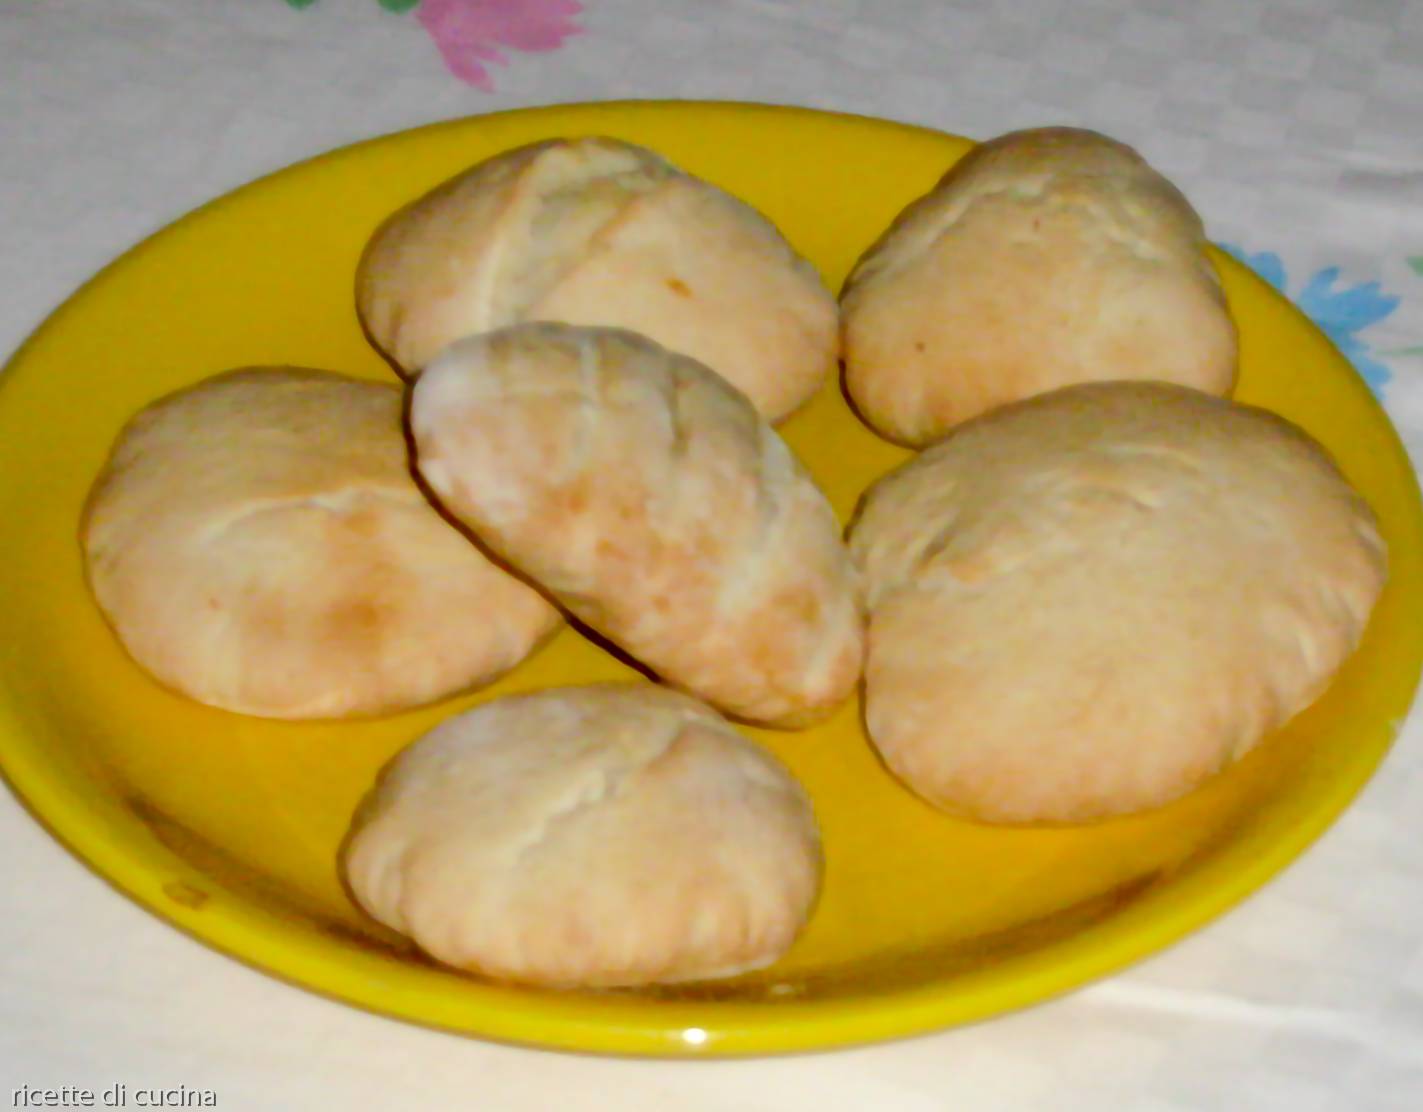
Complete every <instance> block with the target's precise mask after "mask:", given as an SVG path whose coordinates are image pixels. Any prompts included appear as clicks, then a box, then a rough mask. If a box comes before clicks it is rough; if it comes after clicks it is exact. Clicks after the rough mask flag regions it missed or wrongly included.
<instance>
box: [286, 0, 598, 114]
mask: <svg viewBox="0 0 1423 1112" xmlns="http://www.w3.org/2000/svg"><path fill="white" fill-rule="evenodd" d="M286 2H287V4H289V5H290V6H291V7H293V8H299V9H300V8H309V7H311V6H312V5H313V4H315V3H316V0H286ZM379 3H380V6H381V7H382V8H384V9H385V10H386V11H388V12H395V13H397V14H402V13H405V12H409V11H411V10H414V11H415V18H416V20H417V21H418V22H419V24H420V26H421V27H423V28H424V29H425V30H426V31H427V32H428V33H429V35H430V38H431V39H433V40H434V43H435V46H436V47H437V48H438V50H439V52H440V57H441V58H442V59H444V62H445V66H446V67H447V68H448V69H449V71H450V72H451V73H452V74H454V75H455V76H456V77H458V78H459V79H460V80H461V81H464V82H466V83H467V84H470V85H473V86H474V87H475V88H477V89H482V90H484V91H485V92H486V93H492V92H493V91H494V79H493V77H492V76H491V75H490V73H489V66H490V65H491V64H492V65H499V66H503V65H508V63H509V56H508V54H507V53H506V51H509V50H519V51H523V52H524V53H527V54H542V53H547V52H548V51H551V50H557V49H558V48H559V47H560V46H562V45H563V41H564V40H565V39H566V38H568V37H569V36H570V35H576V34H578V33H579V32H580V31H581V30H582V28H581V27H579V26H578V24H576V23H574V22H573V17H574V16H576V15H577V14H578V13H579V12H581V11H582V10H583V5H582V4H581V3H579V2H578V0H379Z"/></svg>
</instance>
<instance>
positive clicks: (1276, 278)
mask: <svg viewBox="0 0 1423 1112" xmlns="http://www.w3.org/2000/svg"><path fill="white" fill-rule="evenodd" d="M1219 246H1220V248H1221V250H1223V251H1225V252H1227V253H1229V254H1231V255H1234V256H1235V257H1236V258H1237V259H1239V260H1240V261H1241V262H1243V263H1244V264H1245V265H1246V266H1248V267H1249V268H1250V269H1251V270H1253V271H1255V273H1256V274H1258V275H1260V277H1261V278H1263V279H1265V281H1267V282H1269V283H1270V285H1272V286H1274V287H1275V288H1276V289H1277V290H1279V291H1280V292H1281V293H1283V294H1284V295H1285V296H1287V297H1289V296H1290V291H1289V287H1288V284H1287V279H1286V275H1285V264H1284V263H1283V262H1281V261H1280V256H1279V255H1277V254H1275V253H1274V252H1273V251H1262V252H1260V253H1259V254H1256V255H1248V254H1246V253H1245V252H1244V251H1242V250H1241V249H1240V248H1239V247H1236V246H1235V245H1233V244H1230V243H1222V244H1220V245H1219ZM1338 281H1339V268H1338V267H1337V266H1328V267H1325V268H1324V269H1323V270H1320V271H1319V272H1317V273H1316V274H1315V275H1314V277H1313V278H1311V279H1310V280H1309V281H1308V282H1306V283H1305V284H1304V286H1303V288H1301V289H1300V291H1299V292H1298V293H1297V294H1295V295H1294V296H1293V298H1292V300H1293V301H1294V303H1295V304H1296V305H1298V306H1299V307H1300V309H1301V310H1302V311H1303V312H1304V314H1305V316H1307V317H1309V319H1310V320H1312V321H1314V323H1315V324H1317V325H1318V326H1319V327H1320V329H1321V330H1322V331H1323V332H1324V334H1325V335H1326V336H1328V337H1329V339H1330V340H1331V341H1332V342H1333V344H1334V346H1335V347H1337V348H1338V349H1339V350H1340V351H1342V352H1343V353H1344V355H1345V356H1346V357H1347V358H1348V359H1349V361H1350V362H1352V363H1353V364H1354V367H1355V368H1356V369H1357V370H1358V372H1359V374H1361V375H1362V376H1363V378H1364V381H1365V382H1367V383H1368V384H1369V388H1370V389H1371V390H1373V392H1374V393H1375V394H1377V395H1378V396H1379V397H1380V398H1382V397H1383V388H1384V385H1385V383H1387V382H1388V381H1389V379H1391V378H1392V377H1393V374H1392V372H1391V371H1389V369H1388V368H1387V367H1385V366H1384V365H1383V364H1382V363H1381V362H1379V361H1378V360H1377V359H1375V358H1374V357H1373V356H1372V355H1371V354H1370V351H1369V345H1368V344H1367V343H1366V342H1365V341H1364V340H1362V339H1361V338H1360V337H1359V333H1360V332H1362V331H1363V330H1364V329H1365V328H1368V327H1369V326H1370V325H1373V324H1377V323H1378V322H1379V321H1381V320H1383V319H1384V318H1385V317H1387V316H1388V315H1389V314H1390V313H1392V312H1393V311H1394V309H1396V308H1398V298H1396V297H1390V296H1389V295H1387V294H1385V293H1383V292H1382V291H1381V290H1380V288H1379V284H1378V283H1377V282H1361V283H1360V284H1358V285H1356V286H1346V287H1340V286H1336V283H1337V282H1338Z"/></svg>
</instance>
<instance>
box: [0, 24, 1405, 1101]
mask: <svg viewBox="0 0 1423 1112" xmlns="http://www.w3.org/2000/svg"><path fill="white" fill-rule="evenodd" d="M990 6H991V5H990V4H988V3H986V2H984V0H951V2H950V0H915V2H909V0H882V2H874V0H718V2H715V3H713V2H711V0H703V2H701V3H697V2H695V0H585V3H584V4H583V5H582V8H583V10H582V11H581V12H580V11H578V10H577V9H578V8H579V5H578V4H577V3H573V2H572V0H424V3H423V4H422V5H421V6H420V7H419V8H418V10H415V11H411V10H409V9H410V8H411V7H412V5H411V4H410V3H408V2H405V3H402V2H400V0H381V2H379V3H378V2H377V0H319V2H317V3H315V4H311V3H310V2H309V0H308V2H305V3H302V2H298V0H226V2H222V0H127V2H125V3H103V4H100V3H93V2H92V0H90V2H84V0H4V2H3V3H0V232H3V239H0V243H2V244H3V249H2V250H0V290H2V291H3V296H0V349H3V350H9V349H12V348H13V347H14V346H16V345H17V344H18V343H19V342H20V341H21V340H22V339H23V338H24V336H25V335H26V334H27V333H28V332H29V331H30V330H31V329H32V328H33V327H34V326H35V325H36V324H38V323H39V321H40V320H41V319H42V317H43V316H44V315H45V314H46V313H47V312H48V311H49V310H50V309H52V308H53V307H54V306H55V305H56V304H57V303H58V302H59V301H61V300H62V299H63V298H64V297H65V296H66V295H67V294H68V293H69V292H70V291H71V290H72V289H73V287H74V286H76V285H77V284H78V283H80V282H81V281H82V280H84V279H85V278H86V277H88V276H89V275H90V274H91V273H92V272H93V271H94V270H95V269H96V268H98V267H99V266H101V265H102V264H103V263H105V262H107V261H108V260H109V259H110V258H111V257H112V256H114V255H115V254H117V253H118V252H120V251H122V250H123V249H124V248H126V247H128V246H129V245H130V244H132V243H133V242H134V241H135V240H137V239H138V238H139V237H141V236H143V235H144V234H146V233H148V232H150V231H152V230H154V229H156V228H158V227H160V226H162V225H163V224H165V223H166V222H168V221H169V220H171V219H172V218H174V217H176V216H178V215H180V214H181V213H183V212H184V211H186V210H187V209H189V208H191V207H193V206H195V205H197V204H199V203H201V202H203V201H206V200H208V199H209V198H211V197H213V196H215V195H217V194H219V193H222V192H224V191H226V190H228V189H230V188H232V187H234V186H236V185H239V184H241V183H242V182H245V181H247V180H249V179H251V178H253V177H255V176H257V175H259V174H262V173H265V172H267V171H270V170H274V169H277V168H279V167H281V166H283V165H285V164H287V163H290V162H292V161H294V160H296V159H300V158H303V157H306V156H308V155H311V154H314V153H316V152H319V151H322V150H325V149H328V148H330V147H334V146H337V145H340V144H343V143H346V142H349V141H352V140H356V139H361V138H366V137H369V136H372V135H376V134H380V133H383V132H387V131H391V130H395V129H398V128H403V127H407V126H410V125H414V124H421V123H425V122H428V121H431V120H435V119H440V118H444V117H452V116H461V115H467V114H471V113H478V112H485V111H491V110H496V109H501V108H508V107H514V106H522V105H531V104H546V103H554V102H561V101H578V100H599V99H613V98H624V97H674V98H676V97H680V98H727V99H754V100H762V101H772V102H782V103H793V104H804V105H812V106H818V107H825V108H835V109H842V110H846V111H852V112H858V113H863V114H867V115H879V116H887V117H893V118H897V119H902V120H908V121H913V122H917V123H924V124H929V125H932V126H934V127H938V128H942V129H945V130H948V131H955V132H959V133H963V134H968V135H978V136H986V135H989V134H993V133H995V132H999V131H1003V130H1006V129H1008V128H1011V127H1015V126H1023V125H1028V124H1035V123H1045V122H1067V123H1077V124H1085V125H1089V126H1093V127H1097V128H1100V129H1102V130H1105V131H1107V132H1109V133H1112V134H1115V135H1118V136H1120V137H1122V138H1124V139H1126V140H1127V141H1129V142H1132V143H1134V144H1136V145H1138V146H1139V147H1140V148H1141V149H1142V150H1143V151H1144V152H1145V153H1146V155H1147V156H1148V157H1149V158H1150V159H1152V160H1153V161H1154V162H1155V163H1156V164H1157V165H1158V166H1160V167H1161V168H1162V169H1163V170H1164V171H1166V172H1167V173H1168V174H1170V175H1171V176H1173V177H1174V178H1175V179H1177V180H1178V181H1179V182H1180V183H1181V185H1182V186H1183V187H1184V188H1185V189H1186V191H1187V193H1188V194H1189V195H1190V196H1191V197H1192V199H1193V200H1194V201H1195V202H1196V204H1197V206H1198V207H1199V208H1200V209H1201V211H1202V212H1203V213H1204V215H1205V216H1206V219H1207V221H1208V223H1209V226H1210V229H1211V231H1212V234H1213V236H1214V237H1215V238H1216V239H1217V240H1220V241H1224V242H1227V243H1229V244H1232V245H1234V246H1235V247H1237V248H1238V249H1239V250H1240V251H1241V252H1242V253H1244V254H1245V255H1247V256H1249V257H1250V258H1251V259H1252V261H1253V262H1254V264H1255V265H1256V266H1257V268H1258V269H1260V270H1261V271H1262V272H1264V273H1266V274H1267V276H1270V277H1271V278H1272V279H1273V280H1275V281H1276V282H1277V283H1278V284H1280V285H1282V286H1283V288H1284V289H1285V290H1286V292H1287V293H1288V294H1289V295H1290V296H1291V297H1293V298H1295V299H1296V300H1297V301H1298V302H1299V303H1300V304H1301V305H1302V307H1303V308H1304V309H1305V310H1306V311H1307V312H1309V313H1310V314H1311V315H1312V316H1314V317H1315V319H1316V320H1318V321H1320V323H1321V324H1323V325H1324V327H1325V328H1326V329H1327V330H1328V331H1329V332H1330V334H1331V335H1332V336H1333V337H1334V338H1335V341H1336V342H1337V343H1339V344H1340V346H1341V347H1343V348H1344V350H1345V351H1346V353H1347V354H1349V355H1350V356H1351V357H1352V358H1353V359H1354V360H1355V362H1356V363H1357V364H1358V366H1359V368H1360V369H1361V371H1363V372H1364V374H1365V375H1366V376H1367V377H1368V378H1369V380H1370V381H1371V382H1372V383H1373V384H1374V385H1375V387H1376V389H1378V390H1379V391H1380V393H1381V394H1382V396H1383V398H1384V401H1385V403H1386V405H1387V407H1388V409H1389V411H1390V412H1391V414H1392V415H1393V418H1394V420H1395V421H1396V422H1397V424H1398V426H1399V428H1400V430H1401V431H1402V433H1403V435H1404V437H1405V439H1406V440H1407V441H1408V443H1409V444H1410V447H1411V448H1412V450H1413V452H1414V455H1415V458H1423V456H1420V454H1419V453H1420V451H1423V3H1420V2H1418V0H1273V2H1269V3H1265V2H1251V0H1201V2H1196V3H1181V2H1177V0H1033V2H1023V3H999V4H997V5H996V8H997V10H995V11H990V10H989V8H990ZM501 43H502V44H503V45H502V46H501V45H500V44H501ZM491 46H492V47H493V48H494V49H495V50H496V51H498V52H499V54H500V55H502V61H501V60H500V59H499V58H492V57H490V50H489V48H490V47H491ZM0 846H3V860H4V867H3V869H4V872H3V876H4V881H3V891H4V893H5V894H4V896H3V897H0V1104H4V1105H5V1106H7V1107H8V1106H12V1105H13V1098H12V1097H11V1091H12V1090H13V1089H15V1088H17V1087H19V1086H21V1085H30V1086H33V1087H37V1088H41V1089H42V1088H60V1087H62V1086H66V1085H67V1086H81V1087H87V1088H90V1089H93V1090H95V1091H96V1092H98V1091H101V1090H102V1089H104V1088H105V1087H107V1086H110V1085H113V1084H117V1083H127V1084H128V1086H129V1092H130V1098H129V1105H130V1106H133V1104H134V1094H135V1093H136V1091H137V1090H138V1089H139V1088H155V1087H157V1088H167V1089H170V1090H171V1089H172V1088H173V1087H175V1086H179V1085H184V1086H187V1087H188V1089H189V1090H190V1091H196V1090H201V1089H208V1090H212V1091H213V1092H214V1093H215V1094H216V1098H217V1101H218V1106H219V1107H222V1108H228V1109H241V1110H246V1109H254V1110H264V1112H265V1110H279V1109H308V1108H310V1109H315V1108H360V1109H365V1108H380V1109H388V1110H400V1109H445V1108H472V1109H473V1108H477V1109H499V1110H504V1109H530V1110H538V1112H548V1110H552V1109H574V1108H603V1107H607V1108H619V1109H642V1108H648V1109H652V1108H656V1109H670V1108H677V1109H685V1110H687V1112H696V1110H700V1109H717V1110H721V1109H737V1110H749V1109H765V1110H773V1109H774V1110H784V1109H791V1108H814V1109H816V1110H818V1112H831V1110H835V1109H855V1110H860V1109H868V1108H875V1109H883V1110H886V1112H894V1110H900V1109H903V1110H919V1109H924V1110H927V1109H939V1108H954V1109H969V1110H975V1112H976V1110H993V1109H1013V1110H1017V1109H1052V1110H1054V1112H1057V1110H1067V1109H1079V1108H1080V1109H1093V1110H1097V1109H1102V1108H1120V1109H1131V1110H1134V1112H1135V1110H1160V1112H1164V1110H1166V1109H1213V1110H1214V1109H1227V1110H1236V1109H1240V1110H1250V1112H1268V1110H1271V1109H1280V1110H1288V1112H1308V1110H1314V1109H1339V1110H1341V1112H1343V1110H1348V1112H1374V1110H1379V1112H1382V1110H1384V1109H1397V1110H1399V1112H1405V1110H1406V1112H1416V1110H1418V1109H1420V1108H1423V722H1420V720H1419V717H1418V716H1417V715H1415V716H1414V717H1413V719H1412V720H1411V722H1410V724H1409V725H1408V727H1407V728H1406V729H1405V730H1404V732H1403V735H1402V737H1401V738H1400V741H1399V744H1398V746H1397V748H1396V749H1395V751H1394V753H1393V754H1392V755H1391V756H1390V757H1389V759H1388V761H1387V763H1386V765H1385V766H1384V768H1383V770H1382V771H1381V773H1380V774H1379V775H1378V776H1377V777H1376V779H1375V780H1374V782H1373V784H1372V785H1371V786H1370V787H1369V788H1368V790H1367V791H1366V792H1365V794H1364V796H1363V797H1362V798H1361V800H1360V801H1359V802H1358V803H1357V804H1356V805H1355V806H1354V807H1353V808H1352V809H1351V810H1350V811H1349V813H1348V814H1347V815H1346V816H1345V817H1344V818H1343V820H1342V821H1341V822H1340V823H1339V824H1338V825H1337V826H1336V827H1335V828H1334V829H1333V830H1332V831H1331V832H1330V833H1329V834H1328V835H1327V836H1326V837H1325V838H1324V839H1323V841H1322V842H1321V843H1319V844H1318V845H1317V846H1316V847H1315V848H1314V849H1313V850H1311V851H1310V852H1309V853H1308V854H1307V855H1306V856H1305V857H1304V858H1303V859H1302V860H1301V861H1300V862H1299V863H1297V864H1296V865H1295V866H1294V867H1292V868H1291V869H1290V870H1289V871H1288V872H1287V873H1286V874H1285V875H1284V876H1282V877H1281V878H1280V879H1279V880H1278V881H1276V882H1275V883H1273V884H1272V885H1270V886H1269V887H1268V888H1267V889H1266V890H1265V891H1263V892H1262V893H1260V894H1259V895H1257V896H1256V897H1255V898H1253V899H1252V900H1250V901H1249V902H1248V903H1247V904H1246V905H1245V906H1243V907H1241V908H1240V909H1238V910H1236V911H1234V912H1232V913H1231V914H1229V915H1228V916H1227V917H1225V918H1224V919H1223V920H1221V921H1219V922H1217V923H1216V924H1214V925H1213V926H1211V927H1209V928H1207V929H1206V930H1204V931H1202V932H1201V933H1199V934H1198V935H1196V936H1194V937H1192V938H1190V939H1189V940H1187V941H1186V942H1184V943H1182V944H1180V945H1178V946H1177V947H1175V948H1174V949H1172V950H1171V951H1169V952H1167V953H1165V954H1162V955H1160V956H1158V957H1156V958H1154V959H1153V960H1150V961H1148V962H1146V963H1145V964H1143V965H1141V966H1139V967H1137V968H1135V969H1133V970H1131V971H1130V972H1128V973H1125V974H1122V975H1119V976H1117V977H1114V978H1112V979H1111V980H1108V981H1106V982H1104V983H1101V984H1098V985H1095V986H1093V987H1091V988H1089V989H1087V990H1085V991H1082V992H1079V993H1077V994H1075V995H1073V996H1071V997H1070V998H1067V999H1063V1000H1061V1001H1058V1002H1055V1003H1052V1004H1049V1005H1045V1006H1042V1007H1038V1008H1035V1009H1032V1010H1030V1011H1027V1012H1024V1013H1021V1014H1017V1015H1013V1016H1009V1017H1006V1018H1003V1019H999V1020H995V1021H993V1022H991V1023H986V1024H982V1025H979V1026H976V1027H972V1028H967V1029H961V1030H955V1031H950V1032H945V1033H942V1034H939V1035H933V1036H928V1037H924V1038H920V1039H915V1040H911V1041H907V1042H901V1043H897V1044H893V1045H885V1046H878V1047H870V1048H865V1049H859V1050H849V1051H841V1052H836V1053H831V1054H821V1055H816V1056H802V1057H796V1058H783V1059H774V1060H764V1061H741V1062H717V1063H678V1062H647V1061H617V1060H601V1059H591V1058H581V1057H577V1056H571V1055H557V1054H550V1053H543V1052H538V1051H530V1050H518V1049H511V1048H507V1047H502V1046H494V1045H488V1044H484V1043H480V1042H477V1041H474V1040H466V1039H461V1038H457V1037H453V1036H446V1035H441V1034H436V1033H432V1032H429V1031H425V1030H420V1029H417V1028H414V1027H410V1026H405V1025H402V1024H399V1023H396V1022H393V1021H389V1020H385V1019H380V1018H376V1017H373V1016H369V1015H365V1014H363V1013H360V1012H357V1011H355V1010H352V1009H349V1008H346V1007H343V1006H341V1005H338V1004H335V1003H331V1002H329V1001H327V1000H324V999H321V998H318V997H316V996H312V995H309V994H307V993H305V992H302V991H299V990H297V989H295V988H292V987H289V986H287V985H284V984H280V983H277V982H276V981H273V980H270V979H268V978H266V977H264V976H262V975H261V974H259V973H256V972H254V971H252V970H250V969H248V968H245V967H244V966H242V965H239V964H238V963H236V962H233V961H231V960H228V959H227V958H224V957H221V956H219V955H217V954H216V953H214V952H212V951H210V950H207V949H205V948H203V947H202V946H200V945H198V944H197V943H195V942H193V941H191V940H189V939H188V938H186V937H185V936H183V935H180V934H179V933H177V932H176V931H174V930H173V929H171V928H169V927H167V926H165V925H163V924H162V923H160V922H158V921H157V920H155V919H153V918H151V917H149V916H148V915H147V914H146V913H144V912H143V911H141V910H139V909H138V908H137V907H136V906H134V905H132V904H130V903H129V902H127V901H126V900H124V899H123V898H121V897H120V896H118V895H117V894H115V893H114V892H113V891H112V890H110V889H109V888H108V887H106V886H105V885H104V883H103V882H102V881H100V880H98V879H97V878H96V877H94V876H93V875H91V874H90V873H88V872H87V871H86V870H85V869H84V868H83V867H82V866H80V865H79V864H78V863H77V862H75V861H74V860H73V859H71V858H70V857H69V856H68V855H67V854H66V853H65V852H64V851H63V850H61V849H60V848H59V847H58V846H57V845H56V844H55V843H54V842H52V841H51V840H50V839H49V838H48V837H47V835H46V834H45V833H44V832H43V831H42V830H41V829H40V827H39V826H38V825H37V824H36V823H35V822H34V821H33V820H32V819H31V818H29V817H28V816H27V815H26V813H25V812H24V811H23V810H22V809H21V807H20V806H19V805H18V804H17V803H16V802H15V801H14V800H13V799H12V798H10V797H9V796H8V795H6V794H3V793H0ZM178 1095H181V1094H178ZM171 1096H172V1094H170V1099H171Z"/></svg>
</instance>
